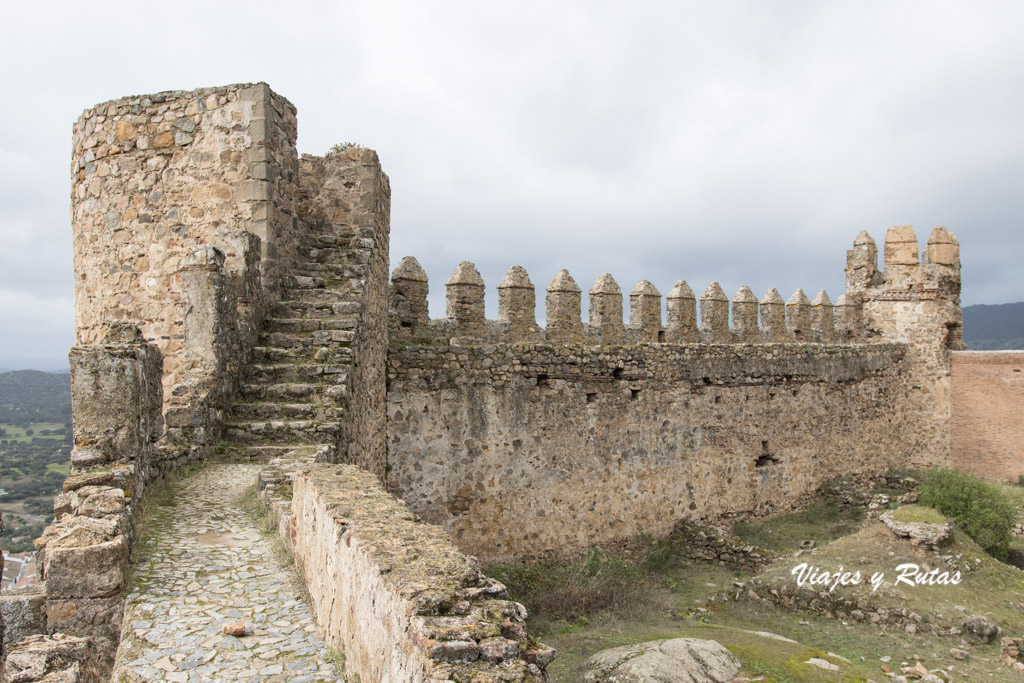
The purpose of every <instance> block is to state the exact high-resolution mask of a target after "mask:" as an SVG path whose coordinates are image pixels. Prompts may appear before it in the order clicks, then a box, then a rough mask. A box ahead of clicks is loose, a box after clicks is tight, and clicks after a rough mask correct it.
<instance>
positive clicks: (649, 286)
mask: <svg viewBox="0 0 1024 683" xmlns="http://www.w3.org/2000/svg"><path fill="white" fill-rule="evenodd" d="M428 289H429V282H428V279H427V275H426V273H425V272H424V271H423V267H422V266H420V264H419V262H418V261H417V260H416V259H415V258H413V257H411V256H406V257H405V258H403V259H402V261H401V262H400V263H399V264H398V266H397V267H396V268H395V271H394V273H393V274H392V277H391V288H390V297H391V308H390V315H391V340H392V342H400V343H423V344H429V345H446V344H452V345H473V344H479V343H504V344H543V343H547V344H565V345H580V344H582V345H587V346H621V345H623V344H655V343H669V344H680V343H693V342H701V343H705V344H732V343H752V344H761V343H782V342H814V343H828V344H843V343H853V342H856V341H859V340H861V339H862V338H863V336H864V334H865V332H866V330H865V329H864V328H863V324H862V320H863V310H862V299H861V298H858V297H856V296H846V295H843V296H840V297H839V298H838V299H837V300H836V303H835V304H834V305H833V303H832V301H831V299H829V296H828V293H827V292H825V291H824V290H822V291H820V292H818V294H817V296H816V297H815V298H814V301H810V300H809V299H808V298H807V295H806V294H804V292H803V291H802V290H800V289H798V290H796V291H795V292H794V293H793V295H792V296H791V297H790V299H789V301H788V303H787V302H783V300H782V297H781V296H780V295H779V292H778V290H776V289H774V288H773V289H770V290H768V291H767V292H765V294H764V296H763V297H762V298H761V300H760V301H758V299H757V298H756V297H755V296H754V293H753V292H752V291H751V290H750V288H749V287H747V286H743V287H741V288H740V290H739V291H738V292H737V293H736V295H735V296H734V297H733V298H732V300H731V302H730V300H729V298H728V297H727V296H726V295H725V292H724V291H722V287H721V285H719V284H718V283H717V282H712V283H711V284H710V285H708V287H707V289H706V290H705V291H704V293H703V294H701V296H700V317H699V318H698V316H697V298H696V297H695V296H694V294H693V290H692V289H690V286H689V285H688V284H687V283H686V281H685V280H679V281H677V282H676V283H675V285H674V286H673V287H672V289H671V291H670V292H669V294H668V296H667V297H666V307H667V320H666V322H665V324H664V325H663V324H662V315H661V312H662V303H661V293H660V292H659V291H658V288H657V287H655V286H654V284H653V283H651V282H649V281H647V280H640V281H639V282H637V283H636V286H635V287H634V288H633V290H632V291H631V292H630V294H629V322H628V323H625V322H623V305H622V302H623V296H622V290H621V289H620V288H619V284H618V283H617V282H616V281H615V278H613V277H612V276H611V275H609V274H608V273H604V274H603V275H601V276H600V277H599V278H598V279H597V282H595V283H594V286H593V287H591V288H590V291H589V300H590V312H589V320H588V321H586V322H584V321H582V320H581V311H582V297H583V292H582V290H581V289H580V287H579V285H578V284H576V281H575V280H574V279H573V277H572V275H570V274H569V271H567V270H562V271H559V273H558V274H557V275H555V278H554V279H553V280H552V281H551V283H550V284H549V285H548V286H547V291H546V297H545V310H546V326H545V327H541V326H539V325H537V322H536V318H535V312H534V307H535V301H536V293H535V291H534V285H533V283H532V282H531V281H530V277H529V275H528V274H527V272H526V270H525V269H523V267H522V266H512V267H511V268H509V269H508V272H507V273H506V274H505V277H504V278H503V279H502V280H501V282H500V283H499V284H498V287H497V289H498V318H497V320H494V321H492V320H487V319H486V318H485V315H484V289H485V285H484V281H483V278H481V277H480V273H479V272H478V271H477V269H476V266H474V265H473V264H472V263H470V262H469V261H463V262H462V263H460V264H459V266H458V267H457V268H456V269H455V271H454V272H453V273H452V275H451V277H450V278H449V279H448V281H447V282H446V283H445V290H446V316H445V317H444V318H440V319H437V320H430V319H429V317H428V315H427V303H426V302H427V291H428ZM730 309H731V311H732V322H731V323H730V315H729V312H730Z"/></svg>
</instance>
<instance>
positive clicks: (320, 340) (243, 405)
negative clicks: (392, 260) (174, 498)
mask: <svg viewBox="0 0 1024 683" xmlns="http://www.w3.org/2000/svg"><path fill="white" fill-rule="evenodd" d="M361 251H363V250H362V249H359V248H358V237H356V236H354V235H348V236H335V235H315V236H313V237H312V238H310V239H309V241H308V242H307V243H306V244H305V245H303V246H302V247H301V248H300V250H299V253H300V258H302V259H303V261H301V262H300V263H299V264H298V265H297V267H296V269H295V271H294V272H293V274H292V275H291V276H289V277H288V278H287V281H286V286H285V290H284V293H283V297H282V300H281V301H279V302H277V303H275V304H273V305H272V306H271V307H270V309H269V311H268V314H269V315H268V318H267V319H266V320H265V321H264V325H263V331H262V332H261V334H260V338H259V345H258V346H256V347H255V348H254V349H253V357H252V362H251V363H250V365H249V367H248V368H247V373H246V379H245V380H244V382H243V383H242V385H241V388H240V391H239V396H238V399H237V401H236V402H235V404H234V405H233V406H232V409H231V412H230V414H229V416H228V419H227V420H226V421H225V440H226V442H227V444H226V445H227V450H228V452H229V454H231V455H233V456H235V457H238V458H241V459H249V460H262V461H269V460H274V459H278V458H281V457H284V456H288V458H287V459H288V460H300V461H307V460H312V459H314V458H315V459H317V460H327V461H336V460H337V459H338V458H337V448H338V440H339V437H340V434H341V430H342V420H343V419H344V415H345V402H346V397H347V396H348V392H349V386H350V375H351V368H352V361H353V350H352V343H353V340H354V338H355V329H356V326H357V325H358V323H359V318H360V316H359V314H360V311H361V306H362V304H361V303H360V302H359V301H358V299H359V297H360V295H361V294H362V287H363V286H364V285H363V283H364V282H365V280H364V277H365V275H364V271H365V269H366V266H365V265H363V264H361V263H359V260H365V259H363V255H362V254H361V253H360V252H361Z"/></svg>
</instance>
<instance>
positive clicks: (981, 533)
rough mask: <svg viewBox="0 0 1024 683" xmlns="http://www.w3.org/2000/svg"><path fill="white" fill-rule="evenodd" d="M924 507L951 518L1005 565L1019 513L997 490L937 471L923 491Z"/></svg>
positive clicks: (960, 474)
mask: <svg viewBox="0 0 1024 683" xmlns="http://www.w3.org/2000/svg"><path fill="white" fill-rule="evenodd" d="M920 503H921V505H927V506H929V507H933V508H935V509H936V510H938V511H939V512H941V513H942V514H944V515H946V516H947V517H951V518H952V519H953V521H954V522H956V524H957V526H959V527H960V528H961V529H963V530H964V533H966V534H967V535H968V536H970V537H971V538H973V539H974V540H975V541H976V542H977V543H978V545H980V546H981V547H982V548H984V549H985V551H986V552H987V553H988V554H989V555H991V556H992V557H995V558H996V559H998V560H1003V561H1005V560H1006V559H1007V557H1008V556H1009V550H1010V529H1011V528H1012V527H1013V524H1014V521H1015V520H1016V518H1017V509H1016V508H1015V507H1014V506H1013V503H1011V502H1010V499H1009V498H1008V497H1007V496H1006V494H1004V493H1003V492H1002V491H1001V490H1000V489H998V488H996V487H995V486H992V485H991V484H988V483H986V482H984V481H982V480H981V479H978V478H977V477H975V476H974V475H973V474H968V473H966V472H956V471H953V470H946V469H940V470H935V471H934V472H931V473H930V474H928V476H927V478H926V479H925V482H924V485H923V486H922V487H921V500H920Z"/></svg>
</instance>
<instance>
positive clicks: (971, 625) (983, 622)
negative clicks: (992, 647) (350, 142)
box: [963, 614, 1002, 643]
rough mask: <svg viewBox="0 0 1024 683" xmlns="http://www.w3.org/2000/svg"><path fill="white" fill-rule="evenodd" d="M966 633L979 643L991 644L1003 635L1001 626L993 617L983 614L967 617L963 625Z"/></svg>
mask: <svg viewBox="0 0 1024 683" xmlns="http://www.w3.org/2000/svg"><path fill="white" fill-rule="evenodd" d="M963 631H964V633H965V634H966V635H967V636H968V637H969V638H970V639H971V640H973V641H975V642H977V643H991V642H992V641H993V640H995V639H996V637H998V636H999V634H1000V633H1002V630H1001V629H1000V628H999V625H998V624H997V623H996V622H995V620H994V619H992V617H986V616H984V615H981V614H975V615H974V616H970V617H967V618H966V619H965V620H964V624H963Z"/></svg>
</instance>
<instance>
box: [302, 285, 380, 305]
mask: <svg viewBox="0 0 1024 683" xmlns="http://www.w3.org/2000/svg"><path fill="white" fill-rule="evenodd" d="M365 287H366V285H365V281H364V280H352V281H351V282H344V283H342V284H341V285H339V286H338V287H325V288H323V289H290V290H288V291H287V292H285V294H286V297H287V299H289V300H292V301H302V302H305V303H315V304H339V303H342V302H344V301H351V300H352V297H353V296H355V295H357V294H361V293H362V291H363V289H365Z"/></svg>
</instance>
